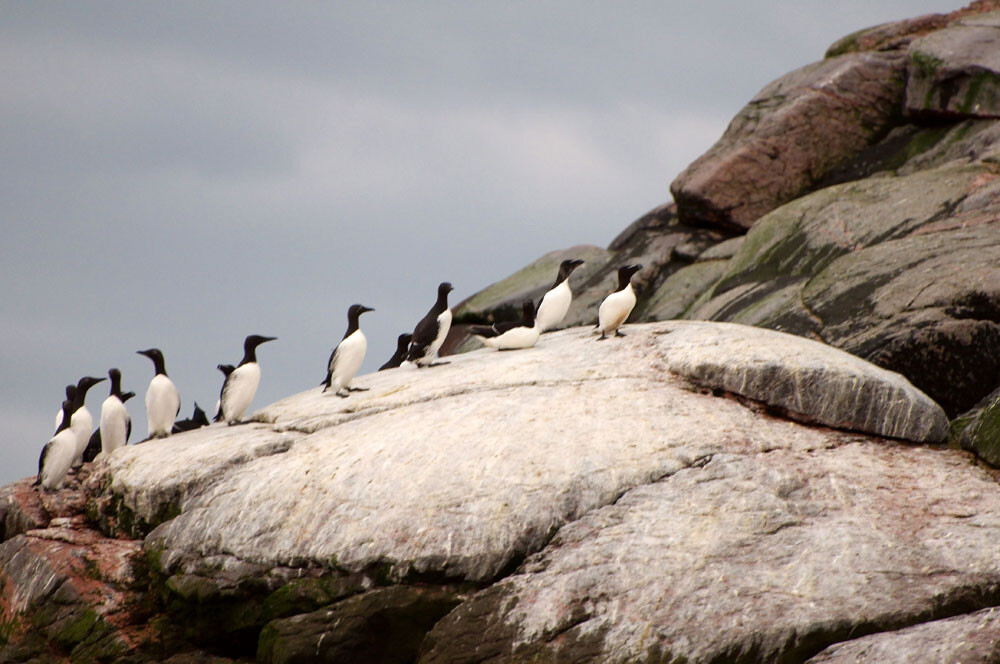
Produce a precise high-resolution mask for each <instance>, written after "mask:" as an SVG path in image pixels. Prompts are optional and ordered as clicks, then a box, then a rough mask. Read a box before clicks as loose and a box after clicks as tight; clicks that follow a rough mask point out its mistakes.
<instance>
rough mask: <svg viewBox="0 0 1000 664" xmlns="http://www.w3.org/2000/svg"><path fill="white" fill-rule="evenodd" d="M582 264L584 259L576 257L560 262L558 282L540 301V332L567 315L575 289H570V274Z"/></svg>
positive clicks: (537, 323) (536, 323)
mask: <svg viewBox="0 0 1000 664" xmlns="http://www.w3.org/2000/svg"><path fill="white" fill-rule="evenodd" d="M581 265H583V261H581V260H576V259H573V260H566V261H563V262H562V263H560V264H559V274H557V275H556V282H555V283H554V284H553V285H552V288H551V289H549V291H548V292H547V293H545V295H544V296H542V300H541V302H539V303H538V312H537V313H536V314H535V325H537V326H538V328H539V332H544V331H546V330H550V329H552V328H553V327H555V326H556V325H558V324H559V323H560V322H562V319H563V318H564V317H565V316H566V312H567V311H569V305H570V303H571V302H573V291H571V290H570V289H569V275H570V274H572V273H573V270H575V269H576V268H578V267H579V266H581Z"/></svg>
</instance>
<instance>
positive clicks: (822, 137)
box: [670, 52, 904, 229]
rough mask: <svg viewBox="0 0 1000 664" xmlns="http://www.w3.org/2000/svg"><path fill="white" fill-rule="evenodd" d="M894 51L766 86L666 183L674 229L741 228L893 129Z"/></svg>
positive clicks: (899, 89)
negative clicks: (677, 223) (681, 225)
mask: <svg viewBox="0 0 1000 664" xmlns="http://www.w3.org/2000/svg"><path fill="white" fill-rule="evenodd" d="M903 71H904V60H903V58H902V57H901V56H900V55H898V54H881V53H868V52H866V53H851V54H848V55H843V56H839V57H836V58H829V59H826V60H822V61H820V62H816V63H813V64H811V65H808V66H806V67H803V68H802V69H798V70H796V71H794V72H792V73H791V74H787V75H785V76H783V77H782V78H780V79H778V80H777V81H774V82H773V83H771V84H769V85H767V86H766V87H765V88H764V89H763V90H761V91H760V92H759V93H757V95H756V96H755V97H754V98H753V99H752V100H751V101H750V103H749V104H747V105H746V106H745V107H744V108H743V109H742V110H741V111H740V112H739V113H738V114H737V115H736V117H735V118H734V119H733V121H732V122H731V123H730V125H729V128H728V129H726V132H725V133H724V134H723V135H722V138H720V139H719V141H718V142H717V143H716V144H715V145H713V146H712V147H711V148H710V149H709V150H708V152H706V153H705V154H704V155H702V156H701V157H699V158H698V159H696V160H695V161H694V163H692V164H691V165H690V166H688V167H687V168H686V169H685V170H684V171H683V172H682V173H681V174H680V175H678V176H677V178H676V179H675V180H674V182H673V184H671V185H670V191H671V192H672V193H673V196H674V200H675V201H676V202H677V208H678V213H679V216H680V219H681V221H682V222H688V223H691V222H700V223H708V224H712V225H717V226H723V227H735V228H742V229H746V228H750V227H751V226H752V225H753V223H754V222H755V221H756V220H757V219H758V218H759V217H761V216H762V215H764V214H765V213H767V212H770V211H771V210H773V209H774V208H776V207H778V206H779V205H781V204H783V203H786V202H788V201H790V200H792V199H794V198H795V197H797V196H800V195H802V194H803V193H805V192H807V191H809V190H811V189H812V188H813V187H814V186H815V185H816V184H817V183H818V182H820V181H821V180H822V178H823V176H824V175H826V173H827V172H829V171H830V170H832V169H834V168H836V167H838V166H840V165H841V164H843V163H844V162H846V161H848V160H849V159H850V158H852V157H853V156H855V155H856V154H857V153H858V152H860V151H861V150H863V149H864V148H865V147H867V146H868V145H870V144H872V143H874V142H875V141H877V140H879V139H880V138H881V137H882V135H883V134H885V133H886V132H887V131H888V130H889V129H891V128H892V126H893V124H894V123H895V122H896V121H897V120H896V118H897V116H898V115H899V112H900V109H899V100H900V98H901V96H902V93H903Z"/></svg>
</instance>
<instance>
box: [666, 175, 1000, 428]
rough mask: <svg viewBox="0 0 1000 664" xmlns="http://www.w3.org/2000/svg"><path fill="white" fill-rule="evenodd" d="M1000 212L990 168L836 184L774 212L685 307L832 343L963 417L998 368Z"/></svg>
mask: <svg viewBox="0 0 1000 664" xmlns="http://www.w3.org/2000/svg"><path fill="white" fill-rule="evenodd" d="M998 213H1000V178H997V176H996V175H995V174H994V173H993V171H992V169H991V168H990V167H989V166H988V165H985V164H973V165H970V166H947V167H942V168H939V169H933V170H929V171H920V172H917V173H914V174H912V175H907V176H903V177H891V176H884V177H879V178H869V179H867V180H863V181H859V182H853V183H848V184H843V185H838V186H834V187H828V188H827V189H823V190H821V191H818V192H814V193H812V194H810V195H808V196H805V197H803V198H801V199H799V200H796V201H794V202H793V203H789V204H787V205H785V206H783V207H781V208H779V209H777V210H775V211H774V212H772V213H770V214H769V215H767V216H766V217H765V218H763V219H762V220H761V221H760V222H759V223H758V224H757V225H756V226H755V227H754V229H753V230H752V231H751V232H750V233H748V234H747V237H746V240H745V241H744V243H743V245H742V246H741V247H740V250H739V251H738V252H737V254H736V255H735V256H734V257H733V258H732V259H731V260H730V261H729V263H728V265H727V270H726V273H725V274H724V275H723V276H722V278H721V279H720V280H719V281H718V282H717V283H716V284H715V285H714V286H713V287H712V289H710V291H709V292H707V293H706V294H704V295H702V296H701V299H700V300H699V301H698V302H696V303H695V304H694V305H692V306H691V307H690V308H689V310H688V312H687V313H686V314H685V315H686V316H687V317H689V318H695V319H703V320H723V321H732V322H739V323H744V324H750V325H758V326H763V327H770V328H773V329H780V330H783V331H787V332H791V333H794V334H799V335H803V336H811V337H814V338H818V339H821V340H823V341H825V342H826V343H829V344H831V345H834V346H836V347H838V348H842V349H844V350H846V351H848V352H850V353H853V354H855V355H858V356H859V357H863V358H866V359H868V360H870V361H872V362H874V363H875V364H878V365H879V366H882V367H885V368H888V369H891V370H893V371H897V372H899V373H901V374H903V375H904V376H907V377H908V378H909V379H910V381H911V382H913V384H914V385H916V386H917V387H918V388H920V389H921V390H923V391H924V392H926V393H927V394H928V395H929V396H930V397H931V398H933V399H935V400H936V401H938V402H939V403H940V404H941V405H942V406H943V407H944V408H945V411H946V412H948V413H950V414H957V413H959V412H962V411H963V410H965V409H967V408H968V407H969V406H971V405H972V404H974V403H976V401H978V400H979V399H981V398H982V396H983V395H984V394H986V393H987V392H989V391H990V390H992V389H993V388H994V387H995V386H996V382H995V381H996V376H997V374H998V373H1000V358H998V357H997V356H996V354H995V353H992V352H991V351H990V349H991V348H994V347H996V345H997V344H998V343H1000V234H998V233H997V227H996V224H997V220H998V219H1000V214H998Z"/></svg>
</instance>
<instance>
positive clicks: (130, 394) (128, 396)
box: [118, 392, 135, 403]
mask: <svg viewBox="0 0 1000 664" xmlns="http://www.w3.org/2000/svg"><path fill="white" fill-rule="evenodd" d="M134 396H135V392H123V393H122V395H121V396H120V397H118V400H119V401H121V402H122V403H125V402H126V401H128V400H129V399H131V398H132V397H134Z"/></svg>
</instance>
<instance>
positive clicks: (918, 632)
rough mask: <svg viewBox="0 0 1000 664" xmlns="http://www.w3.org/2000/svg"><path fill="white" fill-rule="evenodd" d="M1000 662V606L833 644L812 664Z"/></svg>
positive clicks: (981, 663) (968, 663)
mask: <svg viewBox="0 0 1000 664" xmlns="http://www.w3.org/2000/svg"><path fill="white" fill-rule="evenodd" d="M997 661H1000V609H996V608H993V609H985V610H983V611H976V612H975V613H970V614H968V615H964V616H957V617H955V618H947V619H945V620H935V621H933V622H929V623H924V624H922V625H915V626H913V627H907V628H906V629H901V630H899V631H895V632H883V633H882V634H874V635H872V636H866V637H863V638H860V639H854V640H852V641H847V642H845V643H838V644H837V645H835V646H830V647H829V648H827V649H826V650H824V651H823V652H821V653H820V654H818V655H816V656H815V657H813V658H811V659H810V660H809V664H861V663H870V664H910V663H911V662H961V663H962V664H990V663H992V662H997Z"/></svg>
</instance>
